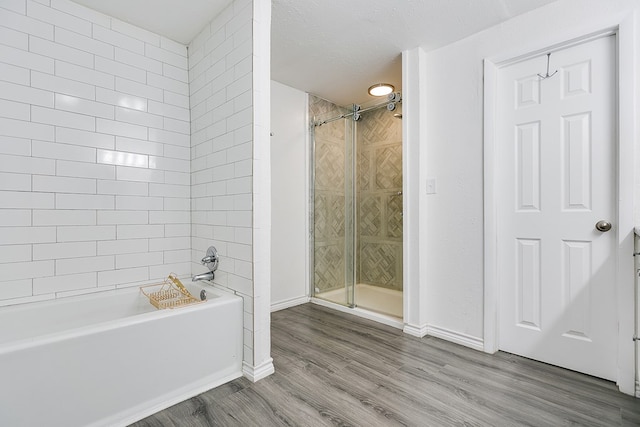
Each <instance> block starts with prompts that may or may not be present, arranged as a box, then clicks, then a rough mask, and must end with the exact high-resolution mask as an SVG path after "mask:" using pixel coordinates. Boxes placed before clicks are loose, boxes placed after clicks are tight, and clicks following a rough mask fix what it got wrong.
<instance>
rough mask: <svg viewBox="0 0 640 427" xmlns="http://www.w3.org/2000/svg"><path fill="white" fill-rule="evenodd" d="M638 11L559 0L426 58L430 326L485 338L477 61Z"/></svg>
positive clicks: (631, 4) (594, 1)
mask: <svg viewBox="0 0 640 427" xmlns="http://www.w3.org/2000/svg"><path fill="white" fill-rule="evenodd" d="M637 6H638V2H637V1H634V0H621V1H616V2H610V1H602V0H560V1H557V2H555V3H552V4H550V5H548V6H545V7H543V8H540V9H536V10H534V11H532V12H530V13H527V14H525V15H521V16H518V17H516V18H514V19H511V20H509V21H507V22H505V23H503V24H500V25H498V26H495V27H493V28H490V29H488V30H486V31H483V32H481V33H478V34H476V35H474V36H471V37H469V38H467V39H464V40H461V41H459V42H456V43H453V44H451V45H449V46H445V47H443V48H441V49H438V50H435V51H431V52H427V53H426V58H425V65H424V66H422V71H421V72H420V76H419V78H418V80H419V83H420V84H421V85H422V84H424V85H426V96H425V100H424V103H423V105H422V106H421V108H422V111H420V114H421V117H422V118H423V120H424V125H425V127H426V131H425V132H426V136H425V138H424V140H423V141H420V142H419V143H420V144H421V146H420V150H421V151H422V153H421V159H424V160H423V163H422V164H421V168H420V174H419V176H420V178H419V182H420V186H421V189H420V196H419V197H420V200H421V206H424V209H423V210H422V211H421V212H420V224H421V228H420V239H421V248H422V247H424V252H421V253H420V257H421V259H422V262H423V263H424V270H421V275H420V286H421V287H426V289H427V290H428V296H427V298H428V304H427V318H428V320H427V321H428V324H429V325H431V326H434V327H437V328H440V329H442V330H446V331H451V332H453V333H454V334H457V335H459V336H468V337H471V338H472V339H476V340H479V341H481V340H482V338H483V275H484V271H483V263H484V258H483V255H484V254H483V245H484V241H483V59H484V58H492V57H495V58H497V57H502V58H508V57H509V56H510V55H516V54H523V53H526V52H530V51H534V50H537V49H542V48H544V47H547V46H551V45H553V44H557V43H561V42H563V41H567V40H571V39H574V38H577V37H580V36H584V35H587V34H589V33H592V32H595V31H599V30H602V29H605V28H613V27H615V26H617V25H618V24H619V23H620V22H621V21H623V20H624V19H625V18H626V17H628V16H629V15H630V13H631V12H632V11H633V9H634V8H636V7H637ZM625 54H627V55H628V54H630V52H621V55H625ZM623 90H624V89H623ZM628 90H631V91H632V90H633V89H632V88H629V89H628ZM410 96H411V95H410V94H405V98H406V99H408V98H409V97H410ZM636 96H637V94H636ZM407 115H408V114H407ZM636 126H637V125H636ZM636 143H637V141H636ZM427 177H435V178H437V194H435V195H428V196H427V195H426V194H425V188H424V186H425V181H426V178H427ZM636 206H637V203H636ZM636 211H637V209H636ZM636 219H640V218H636Z"/></svg>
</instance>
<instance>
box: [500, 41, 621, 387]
mask: <svg viewBox="0 0 640 427" xmlns="http://www.w3.org/2000/svg"><path fill="white" fill-rule="evenodd" d="M615 54H616V43H615V36H607V37H601V38H598V39H596V40H592V41H589V42H585V43H582V44H579V45H576V46H572V47H569V48H566V49H563V50H559V51H556V52H553V53H552V54H551V57H550V62H551V66H550V72H551V73H553V72H554V71H555V70H558V72H557V74H555V75H554V76H553V77H550V78H548V79H541V78H539V77H538V75H537V74H538V73H542V74H545V73H546V65H547V56H546V55H540V56H538V57H535V58H531V59H528V60H524V61H521V62H517V63H515V64H512V65H509V66H505V67H503V68H501V69H499V71H498V80H497V82H498V96H497V110H496V117H497V128H496V131H497V133H496V137H497V145H496V149H497V153H498V157H497V159H498V165H497V166H498V170H497V171H496V177H497V180H496V181H497V183H498V184H497V190H498V193H499V196H498V205H497V245H498V253H497V256H498V272H497V273H498V288H499V292H500V297H499V310H498V311H499V320H498V322H499V334H498V342H499V348H500V349H501V350H504V351H507V352H511V353H515V354H519V355H522V356H525V357H529V358H532V359H536V360H540V361H543V362H547V363H551V364H554V365H558V366H562V367H566V368H569V369H573V370H577V371H580V372H584V373H587V374H590V375H594V376H598V377H601V378H606V379H612V380H615V379H616V378H617V368H616V360H617V359H616V358H617V313H616V295H615V285H614V284H615V279H616V277H615V275H616V259H615V254H616V252H615V244H616V242H615V234H616V233H615V227H616V224H615V223H614V221H615V219H616V218H617V212H616V194H617V192H616V177H617V170H616V149H617V148H616V147H617V143H616V127H615V123H616V102H615V101H616V99H615V93H616V92H615V89H616V87H615V75H616V73H615V64H616V58H615ZM601 220H604V221H606V222H610V223H613V224H612V227H613V228H612V229H611V230H610V231H599V230H598V229H597V228H596V223H597V222H598V221H601ZM605 228H606V227H605Z"/></svg>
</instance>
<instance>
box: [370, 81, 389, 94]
mask: <svg viewBox="0 0 640 427" xmlns="http://www.w3.org/2000/svg"><path fill="white" fill-rule="evenodd" d="M394 89H395V88H394V87H393V85H390V84H389V83H376V84H374V85H373V86H371V87H370V88H369V95H371V96H385V95H388V94H390V93H391V92H393V90H394Z"/></svg>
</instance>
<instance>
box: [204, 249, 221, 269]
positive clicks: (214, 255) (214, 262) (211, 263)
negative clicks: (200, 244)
mask: <svg viewBox="0 0 640 427" xmlns="http://www.w3.org/2000/svg"><path fill="white" fill-rule="evenodd" d="M200 262H201V263H202V265H206V266H207V267H208V268H209V270H210V271H216V270H217V269H218V263H219V262H220V258H219V257H218V251H217V249H216V248H215V247H214V246H209V249H207V254H206V256H205V257H204V258H202V259H201V260H200Z"/></svg>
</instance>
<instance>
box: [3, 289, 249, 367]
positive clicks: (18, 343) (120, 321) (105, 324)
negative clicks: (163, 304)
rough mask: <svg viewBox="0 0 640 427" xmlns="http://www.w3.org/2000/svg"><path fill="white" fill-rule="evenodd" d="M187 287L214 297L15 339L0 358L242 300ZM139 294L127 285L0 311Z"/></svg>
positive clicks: (10, 307)
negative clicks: (25, 350)
mask: <svg viewBox="0 0 640 427" xmlns="http://www.w3.org/2000/svg"><path fill="white" fill-rule="evenodd" d="M190 286H192V287H197V288H200V289H204V290H206V291H207V292H208V294H209V295H215V299H207V300H206V301H203V302H201V303H198V304H192V305H188V306H184V307H179V308H170V309H162V310H160V309H156V310H153V311H149V312H146V313H138V314H134V315H132V316H126V317H121V318H117V319H112V320H107V321H102V322H98V323H92V324H90V325H85V326H78V327H74V328H69V329H64V330H61V331H56V332H50V333H46V334H42V335H37V336H35V337H29V338H24V339H18V340H13V341H9V342H5V343H1V344H0V356H1V355H4V354H8V353H11V352H14V351H20V350H24V349H29V348H33V347H37V346H40V345H45V344H50V343H53V342H57V341H64V340H69V339H73V338H78V337H83V336H87V335H90V334H92V333H96V332H105V331H110V330H114V329H118V328H121V327H125V326H129V325H137V324H141V323H146V322H150V321H153V320H154V319H156V318H160V317H172V316H179V315H181V314H183V313H189V312H193V311H197V310H206V309H211V308H212V307H213V306H216V305H222V304H226V303H229V302H231V301H233V300H235V299H240V300H242V297H240V296H238V295H235V294H232V293H231V292H227V291H223V290H221V289H219V288H215V287H213V286H211V285H206V284H190ZM139 293H141V291H140V286H131V287H126V288H119V289H111V290H106V291H104V292H93V293H90V294H82V295H74V296H71V297H65V298H57V299H53V300H46V301H39V302H37V303H32V304H17V305H12V306H5V307H0V309H5V310H6V311H14V310H15V311H19V310H22V309H34V307H33V306H34V305H55V304H56V303H59V302H61V301H65V302H70V301H71V300H73V301H77V302H82V301H84V300H92V299H100V298H102V297H104V296H105V294H109V295H110V296H116V295H119V294H121V295H123V296H124V295H127V294H132V295H133V294H139ZM5 310H1V311H5Z"/></svg>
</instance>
